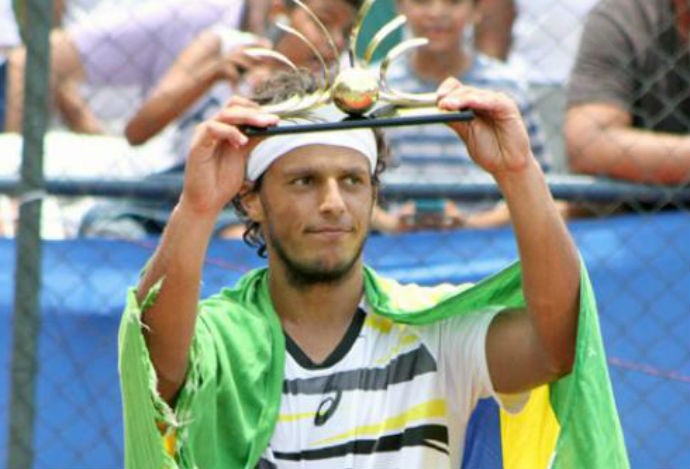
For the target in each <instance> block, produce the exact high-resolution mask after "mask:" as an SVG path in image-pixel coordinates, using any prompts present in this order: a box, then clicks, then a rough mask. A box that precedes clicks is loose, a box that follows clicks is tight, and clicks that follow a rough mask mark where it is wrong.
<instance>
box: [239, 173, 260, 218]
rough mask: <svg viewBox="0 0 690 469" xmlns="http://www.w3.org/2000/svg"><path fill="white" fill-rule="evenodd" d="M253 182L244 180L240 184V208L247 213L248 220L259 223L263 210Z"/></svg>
mask: <svg viewBox="0 0 690 469" xmlns="http://www.w3.org/2000/svg"><path fill="white" fill-rule="evenodd" d="M253 185H254V183H251V182H245V183H244V185H243V186H242V190H241V192H240V193H241V194H243V195H242V196H241V197H240V203H241V204H242V208H244V211H245V212H246V213H247V217H249V219H250V220H252V221H255V222H257V223H261V222H262V221H263V219H264V210H263V206H262V205H261V198H260V197H259V191H258V190H256V189H255V188H254V187H253Z"/></svg>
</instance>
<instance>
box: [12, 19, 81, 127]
mask: <svg viewBox="0 0 690 469" xmlns="http://www.w3.org/2000/svg"><path fill="white" fill-rule="evenodd" d="M50 48H51V54H50V72H51V73H50V86H51V88H52V92H55V90H56V88H60V87H61V86H62V85H63V84H65V83H68V82H71V81H72V80H83V79H84V76H85V72H84V66H83V63H82V61H81V55H80V54H79V51H78V50H77V48H76V46H75V44H74V42H73V41H72V39H71V38H70V36H69V34H67V33H66V32H65V31H63V30H60V29H56V30H55V31H53V32H52V33H51V34H50ZM25 67H26V48H24V47H18V48H16V49H15V50H14V51H12V53H11V54H10V55H9V57H8V81H7V90H6V100H7V101H6V103H7V105H6V115H5V130H6V131H7V132H21V128H22V118H23V117H22V116H23V114H24V70H25ZM63 98H64V97H63ZM58 99H61V98H60V97H58ZM84 106H85V104H84ZM84 112H85V111H84ZM66 118H67V120H68V122H69V120H70V118H69V117H68V116H66Z"/></svg>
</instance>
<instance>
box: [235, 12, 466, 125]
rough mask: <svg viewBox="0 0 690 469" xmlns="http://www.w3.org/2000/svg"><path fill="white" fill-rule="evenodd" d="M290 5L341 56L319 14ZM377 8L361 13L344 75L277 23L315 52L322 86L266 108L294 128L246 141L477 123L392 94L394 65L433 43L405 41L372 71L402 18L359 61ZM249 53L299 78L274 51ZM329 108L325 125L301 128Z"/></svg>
mask: <svg viewBox="0 0 690 469" xmlns="http://www.w3.org/2000/svg"><path fill="white" fill-rule="evenodd" d="M292 1H293V2H294V3H295V5H296V6H297V7H299V8H301V9H303V10H304V11H305V12H306V13H307V14H308V15H309V17H310V18H311V19H312V20H313V21H314V23H315V24H316V25H317V26H318V27H319V29H320V30H321V32H322V33H323V35H324V37H325V38H326V40H327V41H328V44H329V47H331V48H332V49H333V50H334V52H335V54H334V55H335V56H336V57H337V56H339V55H340V54H339V51H338V50H337V47H336V46H335V43H334V41H333V39H332V38H331V35H330V34H329V33H328V30H327V29H326V27H325V25H324V24H323V23H322V22H321V21H320V20H319V18H318V17H317V16H316V14H314V12H312V11H311V10H310V9H309V7H307V5H305V4H304V2H303V1H302V0H292ZM375 2H376V0H365V1H364V2H363V4H362V6H361V7H360V9H359V11H358V12H357V16H356V19H355V23H354V26H353V28H352V32H351V35H350V42H349V50H348V56H349V65H350V66H349V67H348V68H342V69H341V67H340V63H339V61H337V60H336V66H335V70H334V71H331V70H329V67H328V65H327V64H326V61H325V60H324V58H323V56H322V55H321V54H320V53H319V51H318V49H317V47H316V46H315V45H314V44H313V43H312V42H310V41H309V40H308V39H307V38H306V37H305V36H304V35H303V34H302V33H300V32H299V31H298V30H296V29H294V28H292V27H290V26H288V25H285V24H281V23H276V27H278V28H279V29H281V30H282V31H283V32H285V33H287V34H291V35H293V36H296V37H297V38H298V39H299V40H300V41H302V42H303V43H304V44H306V45H307V46H308V47H309V49H311V51H312V53H313V54H314V56H315V57H316V58H317V59H318V61H319V63H320V65H321V68H322V70H321V75H322V76H321V81H320V85H319V86H318V88H317V89H316V90H315V91H313V92H311V93H304V94H300V95H293V96H291V97H289V98H288V99H286V100H285V101H282V102H279V103H275V104H269V105H264V106H262V108H263V110H264V111H266V112H268V113H271V114H277V115H278V116H280V117H281V120H286V121H290V119H291V118H293V119H295V122H294V123H289V124H286V125H283V124H282V123H281V124H280V125H277V126H274V127H267V128H256V127H248V128H246V129H245V131H246V133H247V135H275V134H285V133H300V132H315V131H319V130H335V129H351V128H361V127H391V126H403V125H420V124H431V123H441V122H454V121H467V120H470V119H472V118H473V117H474V114H473V113H472V111H470V110H461V111H444V110H441V109H439V108H438V107H437V106H436V93H408V92H405V91H401V90H396V89H393V88H392V87H391V86H390V85H389V84H388V80H387V78H386V75H387V72H388V69H389V67H390V65H391V63H392V62H393V61H394V60H396V59H397V58H398V57H400V56H401V55H403V54H405V53H407V52H408V51H410V50H412V49H414V48H416V47H421V46H424V45H426V44H427V43H428V42H429V41H428V39H426V38H419V37H418V38H412V39H407V40H405V41H403V42H401V43H400V44H398V45H396V46H395V47H393V48H392V49H391V50H390V51H389V52H388V53H387V54H386V55H385V57H384V59H383V60H382V62H381V64H380V66H379V72H378V74H376V72H375V71H374V70H373V68H372V67H370V65H371V62H372V59H373V57H374V54H375V53H376V50H377V49H378V47H379V45H380V44H381V43H382V42H383V41H384V40H385V39H386V38H388V37H389V36H390V35H391V34H392V33H393V32H394V31H395V30H397V29H398V28H400V27H401V26H403V25H404V24H405V22H406V21H407V19H406V18H405V16H404V15H398V16H397V17H395V18H394V19H392V20H391V21H389V22H388V23H386V24H385V25H384V26H383V27H382V28H381V29H380V30H379V31H378V32H377V33H376V34H375V35H374V37H373V38H372V39H371V42H370V43H369V44H368V46H367V47H366V49H365V51H364V53H363V56H362V57H361V58H359V57H358V56H357V54H356V50H357V45H358V41H359V36H360V31H361V29H362V23H363V22H364V19H365V18H366V17H367V14H368V13H369V11H370V10H371V7H372V6H373V5H374V3H375ZM245 53H247V54H248V55H250V56H252V57H255V58H268V59H273V60H276V61H278V62H280V63H281V64H283V65H285V66H286V67H288V68H289V69H291V70H292V71H293V72H295V73H297V72H298V67H297V66H296V65H295V64H294V63H293V62H292V61H291V60H290V59H288V58H287V57H286V56H285V55H283V54H281V53H279V52H277V51H274V50H272V49H265V48H249V49H247V50H246V51H245ZM330 104H333V105H334V106H335V108H336V110H335V112H332V113H330V114H331V115H330V116H329V117H328V118H327V119H321V120H317V121H316V122H308V123H303V121H301V120H300V119H299V117H300V116H304V115H308V114H309V113H310V112H313V111H315V110H317V109H320V108H323V107H324V106H327V105H330ZM300 121H301V122H300Z"/></svg>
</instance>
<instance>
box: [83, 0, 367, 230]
mask: <svg viewBox="0 0 690 469" xmlns="http://www.w3.org/2000/svg"><path fill="white" fill-rule="evenodd" d="M305 3H306V4H307V5H308V7H309V8H310V9H311V10H312V11H313V12H314V13H315V14H316V16H317V17H318V18H319V19H320V20H321V21H322V22H323V23H324V25H325V26H326V28H327V30H328V31H329V33H330V35H331V37H332V38H333V40H334V43H335V45H336V47H337V49H338V50H339V52H338V54H335V52H334V51H333V50H332V49H331V47H330V46H329V44H328V42H327V41H326V40H325V38H324V37H323V34H322V33H321V30H320V29H319V28H318V27H317V26H316V24H315V23H314V22H313V20H312V19H311V18H310V17H309V16H308V15H307V13H306V12H305V11H304V10H302V9H301V8H298V7H297V6H296V5H295V4H294V2H292V1H291V0H285V1H284V2H283V8H285V11H284V13H285V14H286V17H285V20H286V21H287V22H289V24H291V26H292V27H293V28H295V29H297V30H298V31H301V33H302V34H304V35H305V36H306V37H307V38H308V39H309V40H310V41H311V42H313V43H314V44H315V45H316V46H317V47H318V49H319V51H320V53H321V54H322V55H323V57H324V59H325V60H326V61H328V62H333V61H334V60H338V59H339V56H338V55H339V53H340V52H342V51H343V50H344V48H345V47H346V45H347V38H348V33H349V31H350V29H351V27H352V24H353V22H354V19H355V14H356V11H357V8H358V7H359V3H360V2H359V1H358V0H337V1H333V0H308V1H306V2H305ZM279 13H281V12H280V11H273V14H274V15H275V14H279ZM276 38H277V39H276ZM274 39H275V40H276V42H275V44H274V49H275V50H276V51H278V52H280V53H282V54H284V55H285V56H286V57H287V58H289V59H290V60H291V61H292V62H293V63H295V64H296V65H297V66H301V67H307V68H311V69H314V70H320V69H321V65H320V62H319V61H318V60H317V59H316V57H315V56H314V54H313V52H312V51H311V50H310V49H309V47H307V46H306V45H305V44H303V43H302V42H301V41H300V40H299V39H298V38H296V37H295V36H293V35H289V34H287V35H281V36H279V37H278V36H275V37H274ZM255 45H264V46H270V45H271V44H270V42H267V41H266V40H265V39H262V38H260V37H258V36H256V35H252V34H248V33H246V32H242V31H238V30H236V29H235V28H233V27H232V26H225V25H223V24H218V25H215V26H213V27H211V28H209V29H208V30H206V31H205V32H204V33H202V34H201V35H199V37H198V38H197V39H196V40H195V41H194V42H193V43H192V44H190V45H189V47H187V48H186V49H185V50H184V51H183V52H182V53H181V54H180V56H179V58H178V59H177V60H176V61H175V63H174V64H173V65H172V67H170V69H169V70H168V71H167V72H166V73H165V75H164V76H163V77H162V79H161V80H160V82H159V83H158V84H157V85H156V87H155V88H154V89H153V91H152V92H151V94H150V96H149V98H148V99H147V100H146V102H145V103H144V104H143V105H142V106H141V108H140V109H139V110H138V111H137V112H136V114H135V115H134V117H133V118H132V119H131V120H130V121H129V123H128V125H127V128H126V135H127V138H128V140H129V141H130V142H131V143H133V144H141V143H144V142H146V141H147V140H148V139H150V138H152V137H153V136H154V135H156V134H157V133H158V132H160V131H161V130H163V129H164V128H165V127H166V126H168V125H169V124H171V123H174V126H175V139H174V145H173V148H172V149H171V152H170V168H169V169H170V171H169V172H170V173H180V172H181V170H182V165H183V164H184V155H185V153H186V152H187V148H188V146H189V142H190V140H191V137H192V134H193V132H194V129H195V127H196V125H197V124H198V123H201V122H202V121H204V120H205V119H207V118H208V117H209V116H211V115H212V114H213V113H215V112H217V111H218V110H219V109H220V108H221V106H222V105H223V104H224V103H225V102H226V101H227V99H229V97H230V96H231V95H233V94H243V95H251V94H252V91H253V88H255V87H256V86H257V85H258V84H259V83H261V82H262V81H263V80H264V78H265V77H266V76H267V75H268V74H269V73H272V71H273V69H274V68H275V67H273V65H274V63H273V61H270V60H261V59H258V58H252V57H249V56H248V55H246V54H245V53H244V49H245V48H246V47H249V46H255ZM280 67H284V66H282V65H281V66H280ZM161 177H165V175H161ZM174 203H175V201H173V200H169V201H162V202H160V203H143V202H125V203H120V204H107V205H104V206H100V207H96V209H94V210H93V211H92V212H91V213H90V214H89V215H88V216H87V217H86V219H85V222H84V226H83V230H82V233H83V234H84V235H104V234H107V235H123V236H130V237H132V236H140V235H143V234H146V233H158V232H160V230H162V228H163V226H164V225H165V223H166V221H167V218H168V216H169V214H170V209H171V208H172V206H173V205H174ZM224 215H225V216H224V217H221V221H220V225H221V227H223V226H230V227H231V228H230V229H228V230H224V233H223V234H224V235H225V236H234V235H235V234H240V235H241V232H242V231H243V228H242V226H240V225H237V226H238V228H239V230H238V231H237V233H235V231H233V228H232V227H234V225H235V224H236V221H237V219H236V217H235V215H234V213H233V211H232V210H227V211H226V212H225V214H224ZM120 226H122V227H124V229H122V230H121V229H120ZM137 227H138V228H137Z"/></svg>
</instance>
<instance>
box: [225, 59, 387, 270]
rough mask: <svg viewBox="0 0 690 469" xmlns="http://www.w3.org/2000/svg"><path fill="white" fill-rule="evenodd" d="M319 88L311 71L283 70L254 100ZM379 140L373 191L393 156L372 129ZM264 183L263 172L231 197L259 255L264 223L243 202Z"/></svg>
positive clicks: (245, 237) (263, 245)
mask: <svg viewBox="0 0 690 469" xmlns="http://www.w3.org/2000/svg"><path fill="white" fill-rule="evenodd" d="M315 89H316V82H315V80H314V78H313V77H312V76H311V74H310V73H309V72H308V71H306V70H302V71H300V73H297V74H295V73H292V72H283V73H279V74H276V75H275V76H274V77H272V78H271V79H269V80H267V81H266V82H265V83H264V84H263V85H262V86H260V87H259V88H257V90H255V93H254V97H253V99H254V100H255V101H256V102H257V103H259V104H271V103H276V102H281V101H283V100H285V99H287V98H289V97H291V96H294V95H296V94H304V93H309V92H312V91H314V90H315ZM372 130H373V132H374V137H375V139H376V150H377V153H378V158H377V160H376V168H375V169H374V174H373V175H372V185H373V186H374V193H375V194H376V192H377V191H378V188H379V186H380V181H381V179H380V175H381V173H383V171H384V170H385V169H386V166H387V163H388V160H389V158H390V149H389V147H388V142H387V141H386V139H385V137H384V135H383V132H381V131H380V130H379V129H372ZM262 182H263V175H261V176H260V177H259V178H258V179H257V180H256V181H254V183H253V184H251V185H249V186H248V189H246V190H245V191H243V192H241V193H239V194H237V195H236V196H235V198H233V200H232V204H233V207H234V208H235V211H236V212H237V214H238V215H239V217H240V219H241V220H242V221H243V222H244V224H245V231H244V233H243V234H242V239H243V240H244V242H245V243H247V244H248V245H249V246H251V247H254V248H256V250H257V253H258V254H259V256H260V257H266V240H265V239H264V236H263V233H262V232H261V225H260V224H259V223H258V222H256V221H254V220H252V219H251V218H249V216H248V214H247V211H246V210H245V208H244V205H243V204H242V200H243V199H244V197H245V196H246V195H248V194H251V193H256V192H259V191H260V190H261V185H262Z"/></svg>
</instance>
